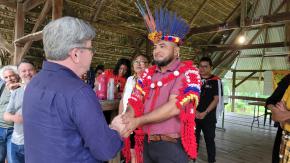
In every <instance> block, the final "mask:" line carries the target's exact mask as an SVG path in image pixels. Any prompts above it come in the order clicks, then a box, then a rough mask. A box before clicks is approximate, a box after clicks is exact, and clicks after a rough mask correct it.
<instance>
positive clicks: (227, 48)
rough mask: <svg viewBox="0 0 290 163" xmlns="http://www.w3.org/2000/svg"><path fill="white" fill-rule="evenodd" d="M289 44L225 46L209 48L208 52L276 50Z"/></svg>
mask: <svg viewBox="0 0 290 163" xmlns="http://www.w3.org/2000/svg"><path fill="white" fill-rule="evenodd" d="M289 45H290V43H289V42H286V43H285V42H272V43H263V44H249V45H232V44H230V45H224V46H223V47H213V48H211V47H209V48H208V49H207V51H209V52H215V51H228V50H245V49H260V48H276V47H286V46H289Z"/></svg>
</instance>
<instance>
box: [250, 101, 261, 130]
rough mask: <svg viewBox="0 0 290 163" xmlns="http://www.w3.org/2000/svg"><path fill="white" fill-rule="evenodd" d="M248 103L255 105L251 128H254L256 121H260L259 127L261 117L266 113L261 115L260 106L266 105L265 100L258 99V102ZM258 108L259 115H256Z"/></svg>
mask: <svg viewBox="0 0 290 163" xmlns="http://www.w3.org/2000/svg"><path fill="white" fill-rule="evenodd" d="M248 104H249V105H254V116H253V121H252V124H251V130H252V128H253V125H254V122H255V121H257V122H258V127H259V117H261V116H263V115H264V114H262V115H259V111H260V106H265V102H261V101H256V102H249V103H248ZM256 109H258V113H257V115H256Z"/></svg>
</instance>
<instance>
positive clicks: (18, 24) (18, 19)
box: [12, 1, 25, 65]
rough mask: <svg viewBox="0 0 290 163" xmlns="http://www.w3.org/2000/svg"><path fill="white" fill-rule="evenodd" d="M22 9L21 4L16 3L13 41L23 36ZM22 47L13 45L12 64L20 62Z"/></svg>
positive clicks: (19, 2)
mask: <svg viewBox="0 0 290 163" xmlns="http://www.w3.org/2000/svg"><path fill="white" fill-rule="evenodd" d="M24 16H25V14H24V8H23V2H21V1H18V2H17V9H16V16H15V37H14V38H15V39H14V40H16V39H18V38H20V37H22V36H23V35H24ZM22 49H23V45H20V44H15V51H14V56H13V61H12V64H14V65H16V64H18V62H19V61H20V59H21V58H20V56H19V54H20V53H22Z"/></svg>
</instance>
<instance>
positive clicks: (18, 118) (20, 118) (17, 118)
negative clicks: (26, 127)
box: [13, 114, 23, 124]
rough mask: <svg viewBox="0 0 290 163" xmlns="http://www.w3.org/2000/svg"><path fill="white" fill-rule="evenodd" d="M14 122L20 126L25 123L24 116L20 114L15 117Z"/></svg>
mask: <svg viewBox="0 0 290 163" xmlns="http://www.w3.org/2000/svg"><path fill="white" fill-rule="evenodd" d="M13 122H14V123H18V124H22V123H23V118H22V115H20V114H15V115H13Z"/></svg>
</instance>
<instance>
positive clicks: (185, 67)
mask: <svg viewBox="0 0 290 163" xmlns="http://www.w3.org/2000/svg"><path fill="white" fill-rule="evenodd" d="M145 3H146V1H145ZM147 5H148V4H146V6H147ZM137 6H138V8H139V9H140V11H141V13H142V14H143V16H144V18H145V19H146V18H150V22H148V21H146V25H147V27H148V30H149V32H150V33H149V35H148V38H149V39H150V40H151V41H152V42H153V43H154V50H153V59H154V63H155V65H154V66H152V67H150V68H148V69H147V70H145V72H144V73H143V74H142V75H141V79H139V80H138V82H137V85H136V91H135V92H134V93H133V94H132V96H131V98H130V99H129V106H130V107H129V108H128V110H127V113H126V114H125V115H124V117H123V118H124V122H125V123H126V124H127V125H126V129H127V134H130V133H131V132H132V131H133V130H135V129H136V128H137V127H138V129H137V130H135V151H136V158H137V161H138V162H140V161H142V159H143V162H144V163H188V159H189V157H191V158H195V157H196V144H195V135H194V117H195V107H196V105H197V103H198V98H199V97H198V96H199V90H200V77H199V74H198V71H197V69H196V68H195V67H194V66H193V65H192V63H191V62H188V61H187V62H181V61H180V59H179V55H180V54H179V53H180V48H179V45H180V44H181V43H182V39H183V38H184V36H185V35H186V33H187V32H188V29H189V26H188V24H186V23H185V21H184V20H183V19H182V18H181V17H178V16H177V17H175V18H176V19H174V21H169V20H171V18H172V17H173V16H174V15H175V13H172V12H170V11H168V10H166V9H160V10H158V11H156V15H155V21H154V20H153V16H152V15H151V12H150V10H149V8H148V7H147V12H148V13H144V11H145V9H144V8H143V7H142V5H141V4H140V3H139V1H138V4H137ZM175 16H176V15H175ZM148 23H149V24H148ZM151 23H153V24H151ZM175 27H176V28H175ZM144 136H145V137H144ZM126 144H127V143H126ZM143 144H144V145H143ZM141 151H143V155H142V154H140V152H141ZM124 153H127V152H124ZM142 156H143V158H142Z"/></svg>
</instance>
